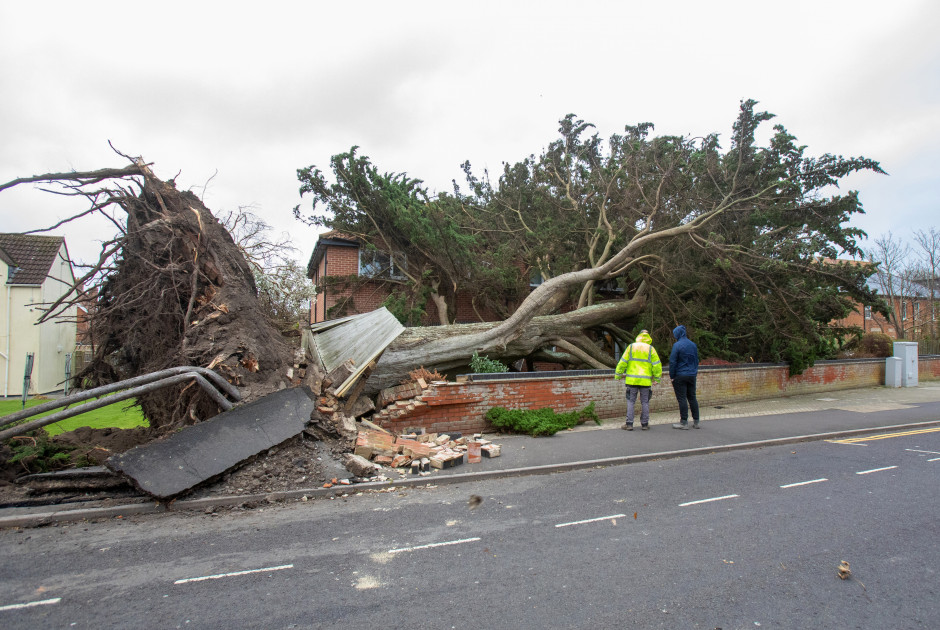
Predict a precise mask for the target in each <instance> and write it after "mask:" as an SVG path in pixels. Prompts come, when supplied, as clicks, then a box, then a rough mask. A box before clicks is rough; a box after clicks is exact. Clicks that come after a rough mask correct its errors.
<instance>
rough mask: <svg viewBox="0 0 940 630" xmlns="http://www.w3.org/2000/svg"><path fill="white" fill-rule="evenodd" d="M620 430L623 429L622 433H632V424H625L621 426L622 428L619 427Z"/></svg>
mask: <svg viewBox="0 0 940 630" xmlns="http://www.w3.org/2000/svg"><path fill="white" fill-rule="evenodd" d="M620 428H621V429H623V430H624V431H632V430H633V425H632V424H625V425H623V426H622V427H620Z"/></svg>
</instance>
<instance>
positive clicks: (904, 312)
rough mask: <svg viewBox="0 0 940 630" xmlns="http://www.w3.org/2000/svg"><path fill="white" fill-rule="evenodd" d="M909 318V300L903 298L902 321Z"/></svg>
mask: <svg viewBox="0 0 940 630" xmlns="http://www.w3.org/2000/svg"><path fill="white" fill-rule="evenodd" d="M905 319H907V300H901V321H904V320H905Z"/></svg>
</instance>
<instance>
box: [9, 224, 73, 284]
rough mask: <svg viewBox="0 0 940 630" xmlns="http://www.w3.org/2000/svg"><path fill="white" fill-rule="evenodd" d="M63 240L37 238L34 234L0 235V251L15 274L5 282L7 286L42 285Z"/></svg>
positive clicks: (57, 238) (47, 237)
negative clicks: (13, 268) (14, 268)
mask: <svg viewBox="0 0 940 630" xmlns="http://www.w3.org/2000/svg"><path fill="white" fill-rule="evenodd" d="M64 241H65V239H64V238H63V237H61V236H39V235H36V234H0V250H2V251H3V253H4V254H5V259H9V261H10V262H12V265H10V262H7V264H8V265H10V266H11V267H16V270H15V273H13V274H12V276H11V277H10V278H9V279H8V280H7V283H8V284H42V283H43V282H44V281H45V279H46V276H48V275H49V270H50V269H51V268H52V263H54V262H55V259H56V254H58V253H59V248H60V247H62V243H63V242H64Z"/></svg>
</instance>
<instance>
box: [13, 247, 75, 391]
mask: <svg viewBox="0 0 940 630" xmlns="http://www.w3.org/2000/svg"><path fill="white" fill-rule="evenodd" d="M0 280H2V285H0V299H2V300H3V302H2V304H0V378H2V379H3V380H2V382H0V395H3V396H20V395H22V393H23V381H24V376H25V368H26V363H27V354H29V353H32V354H33V369H32V374H31V379H30V388H29V393H30V394H31V395H34V394H47V393H50V392H56V391H61V390H62V389H63V385H64V382H65V362H66V355H72V354H73V353H74V352H75V332H76V323H75V316H76V312H75V307H74V306H73V307H71V308H69V309H67V310H66V311H65V312H63V313H62V315H61V317H60V318H58V319H59V321H47V322H44V323H42V324H37V321H38V319H39V317H40V316H41V315H42V314H43V307H42V305H43V304H46V305H48V304H50V303H52V302H54V301H55V300H56V299H57V298H59V297H60V296H61V295H62V294H63V293H65V291H66V290H67V289H68V287H69V286H71V285H72V283H73V282H74V281H75V277H74V275H73V272H72V265H71V264H70V263H69V256H68V249H67V248H66V246H65V239H64V238H63V237H61V236H37V235H32V234H0Z"/></svg>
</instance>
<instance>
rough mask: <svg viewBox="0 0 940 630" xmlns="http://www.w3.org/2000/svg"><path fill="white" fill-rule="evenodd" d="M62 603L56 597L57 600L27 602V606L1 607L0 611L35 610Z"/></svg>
mask: <svg viewBox="0 0 940 630" xmlns="http://www.w3.org/2000/svg"><path fill="white" fill-rule="evenodd" d="M61 601H62V598H61V597H56V598H55V599H43V600H40V601H38V602H27V603H25V604H8V605H7V606H0V611H4V610H22V609H24V608H33V607H34V606H48V605H49V604H58V603H59V602H61Z"/></svg>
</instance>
